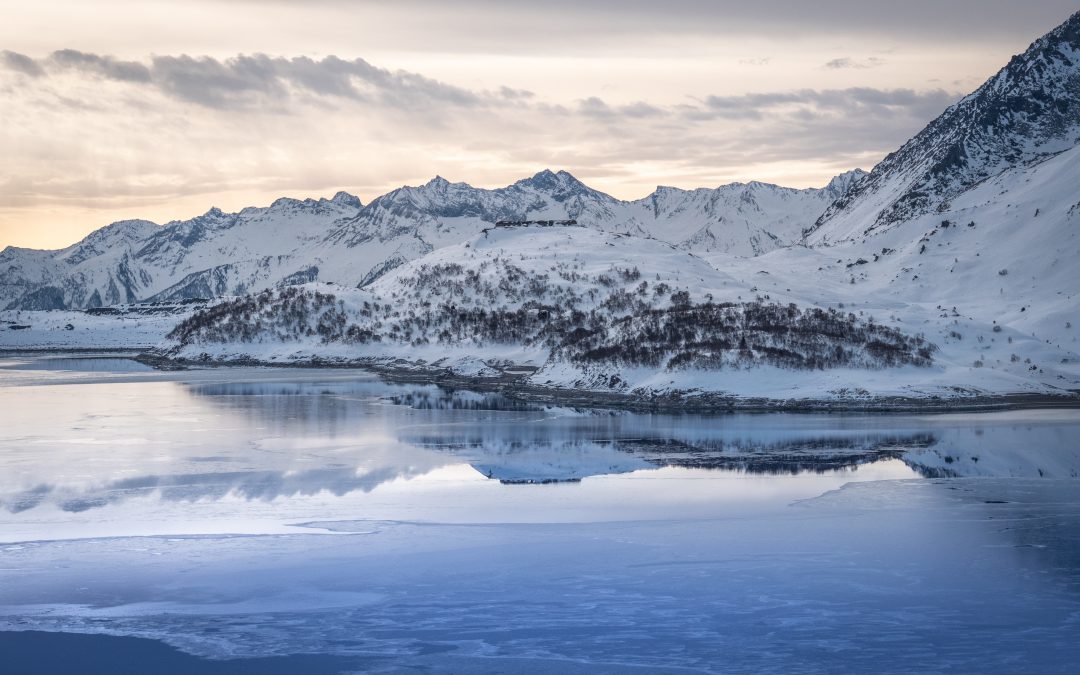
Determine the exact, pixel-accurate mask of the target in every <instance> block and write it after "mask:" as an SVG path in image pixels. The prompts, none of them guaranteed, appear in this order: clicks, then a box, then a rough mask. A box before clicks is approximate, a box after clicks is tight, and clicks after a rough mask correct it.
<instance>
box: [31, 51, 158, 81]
mask: <svg viewBox="0 0 1080 675" xmlns="http://www.w3.org/2000/svg"><path fill="white" fill-rule="evenodd" d="M49 60H50V61H51V62H52V63H53V64H56V65H57V66H58V67H60V68H72V69H77V70H82V71H85V72H89V73H93V74H95V75H99V76H101V77H105V78H109V79H112V80H121V81H126V82H149V81H150V70H149V69H148V68H147V67H146V66H144V65H143V64H141V63H138V62H137V61H117V60H116V59H114V58H113V57H111V56H100V55H98V54H87V53H85V52H80V51H76V50H74V49H61V50H60V51H56V52H53V53H52V55H51V56H50V57H49Z"/></svg>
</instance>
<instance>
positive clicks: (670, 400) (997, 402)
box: [134, 352, 1080, 414]
mask: <svg viewBox="0 0 1080 675" xmlns="http://www.w3.org/2000/svg"><path fill="white" fill-rule="evenodd" d="M134 359H135V360H136V361H138V362H139V363H142V364H145V365H148V366H151V367H153V368H156V369H158V370H163V371H170V370H173V371H175V370H186V369H188V368H191V367H220V368H231V367H274V368H301V369H303V368H328V369H333V368H341V369H349V368H353V369H362V370H366V371H369V372H371V373H374V374H376V375H378V376H379V377H381V378H382V379H384V380H386V381H388V382H392V383H398V384H403V383H410V384H433V385H436V386H441V387H447V388H456V389H469V390H472V391H477V392H483V393H496V394H501V395H503V396H506V397H507V398H511V399H514V400H517V401H521V402H524V403H534V404H540V405H550V406H559V407H568V408H588V409H598V410H618V411H627V412H637V413H664V414H671V413H691V414H709V413H711V414H717V413H767V412H794V413H798V412H807V413H811V412H812V413H823V412H837V413H896V414H910V413H959V412H995V411H1004V410H1031V409H1071V408H1080V392H1072V393H1070V394H1062V395H1060V396H1055V395H1052V394H1024V393H1013V394H995V395H977V396H955V397H949V396H928V397H925V398H920V397H902V396H870V397H866V398H860V399H840V398H838V399H771V398H763V397H752V398H751V397H739V396H733V395H731V394H726V393H698V394H694V395H690V396H685V395H680V394H667V395H657V394H653V395H640V394H637V395H635V394H625V393H620V392H606V391H590V390H583V389H567V388H561V387H544V386H539V385H535V384H528V383H527V382H526V378H527V376H528V374H529V373H531V372H532V369H529V368H526V367H523V366H513V367H510V368H507V369H505V370H503V371H500V374H499V375H498V376H492V377H478V376H468V375H460V374H456V373H454V372H452V371H450V370H448V369H446V368H439V367H434V368H433V367H430V366H424V365H420V364H416V363H411V362H406V361H403V360H401V359H395V360H393V361H391V362H389V363H388V362H387V361H386V360H384V359H378V358H369V359H353V360H349V361H341V360H336V359H334V360H324V359H308V360H305V361H290V362H274V361H262V360H259V359H253V358H240V359H228V360H217V361H213V360H207V361H201V360H192V359H174V358H170V357H166V356H162V355H160V354H154V353H152V352H143V353H140V354H137V355H136V356H135V357H134ZM510 370H512V371H515V372H514V373H509V372H507V371H510Z"/></svg>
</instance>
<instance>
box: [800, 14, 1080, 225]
mask: <svg viewBox="0 0 1080 675" xmlns="http://www.w3.org/2000/svg"><path fill="white" fill-rule="evenodd" d="M1078 141H1080V12H1077V13H1076V14H1074V15H1072V16H1071V17H1070V18H1069V19H1068V20H1067V21H1066V22H1065V23H1063V24H1062V25H1060V26H1058V27H1057V28H1055V29H1054V30H1052V31H1051V32H1050V33H1048V34H1046V35H1044V36H1043V37H1041V38H1039V39H1038V40H1036V41H1035V42H1034V43H1032V45H1031V46H1030V47H1029V48H1028V49H1027V51H1025V52H1024V53H1023V54H1019V55H1017V56H1015V57H1013V59H1012V60H1011V61H1010V62H1009V63H1008V65H1006V66H1005V67H1004V68H1002V69H1001V70H1000V71H999V72H998V73H997V74H996V75H994V76H993V77H992V78H990V79H989V80H988V81H987V82H986V83H985V84H983V85H982V86H981V87H979V88H978V89H977V90H976V91H974V92H973V93H971V94H970V95H968V96H966V97H964V98H963V99H962V100H961V101H959V102H958V103H956V104H954V105H953V106H951V107H949V109H948V110H946V111H945V112H944V113H943V114H942V115H941V116H940V117H938V118H937V119H936V120H934V121H933V122H931V123H930V124H929V125H927V127H926V128H925V129H923V130H922V131H921V132H919V133H918V134H917V135H916V136H915V137H913V138H912V139H911V140H909V141H908V142H907V143H905V144H904V145H903V146H902V147H901V148H900V149H899V150H897V151H896V152H893V153H891V154H890V155H889V156H887V157H886V158H885V159H884V160H883V161H882V162H881V163H880V164H878V165H877V166H875V167H874V169H873V171H871V172H870V175H869V176H867V177H866V180H863V181H860V182H859V184H858V185H856V186H855V187H854V189H852V190H851V191H850V192H848V193H847V194H845V195H844V196H842V197H840V198H839V199H837V200H836V202H834V203H833V204H832V205H831V206H830V207H829V208H828V209H827V210H826V211H825V213H824V214H822V216H821V217H820V218H819V219H818V221H817V222H816V223H815V226H814V227H813V228H812V231H811V232H809V233H808V237H807V241H808V243H810V244H818V243H822V242H836V241H845V240H854V239H860V238H862V237H864V236H868V235H871V234H876V233H880V232H882V231H885V230H888V229H889V228H890V227H893V226H895V225H896V224H898V223H903V222H906V221H910V220H913V219H916V218H919V217H921V216H924V215H927V214H932V213H935V212H944V211H948V210H949V209H950V206H951V202H952V201H953V200H955V199H956V198H957V197H959V196H960V195H962V194H964V193H965V192H966V191H968V190H970V189H972V188H974V187H976V186H978V185H979V184H981V183H983V182H985V181H987V180H990V179H993V178H994V177H996V176H999V175H1001V174H1002V173H1003V172H1005V171H1010V170H1012V171H1015V170H1017V169H1021V168H1023V167H1030V166H1034V165H1035V164H1038V163H1039V162H1042V161H1046V160H1047V159H1049V158H1051V157H1053V156H1055V155H1056V154H1058V153H1060V152H1063V151H1065V150H1068V149H1070V148H1073V147H1074V146H1076V144H1077V142H1078Z"/></svg>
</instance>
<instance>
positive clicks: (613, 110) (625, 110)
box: [577, 96, 669, 119]
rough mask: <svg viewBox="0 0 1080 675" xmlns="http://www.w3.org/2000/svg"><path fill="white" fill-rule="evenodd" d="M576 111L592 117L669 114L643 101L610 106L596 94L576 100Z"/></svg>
mask: <svg viewBox="0 0 1080 675" xmlns="http://www.w3.org/2000/svg"><path fill="white" fill-rule="evenodd" d="M577 112H579V113H580V114H582V115H584V116H586V117H593V118H605V119H614V118H630V119H641V118H646V117H664V116H666V115H668V114H669V112H668V111H665V110H664V109H663V108H659V107H657V106H654V105H652V104H650V103H646V102H644V101H637V102H634V103H629V104H626V105H619V106H611V105H608V103H606V102H605V101H604V100H603V99H600V98H598V97H596V96H590V97H589V98H586V99H583V100H581V101H578V106H577Z"/></svg>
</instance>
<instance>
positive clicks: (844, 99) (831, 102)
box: [696, 87, 956, 119]
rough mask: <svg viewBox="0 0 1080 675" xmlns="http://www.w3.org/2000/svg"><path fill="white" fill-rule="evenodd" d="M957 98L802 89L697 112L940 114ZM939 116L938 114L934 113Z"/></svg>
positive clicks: (719, 100) (725, 99) (712, 102)
mask: <svg viewBox="0 0 1080 675" xmlns="http://www.w3.org/2000/svg"><path fill="white" fill-rule="evenodd" d="M955 98H956V97H955V96H953V95H950V94H948V93H947V92H945V91H943V90H940V89H935V90H931V91H926V92H916V91H914V90H912V89H874V88H871V87H852V88H849V89H800V90H797V91H788V92H771V93H755V94H744V95H741V96H709V97H706V98H705V100H704V106H703V108H701V109H698V110H697V111H696V112H697V113H698V115H699V117H708V116H710V115H713V116H716V117H726V118H740V117H742V118H748V119H757V118H760V117H761V116H762V115H763V114H764V113H765V112H766V111H770V110H775V109H777V108H781V107H784V106H795V107H797V108H799V109H801V110H802V111H813V110H815V109H816V110H831V111H847V112H851V113H854V112H858V111H861V110H865V109H867V108H875V109H877V110H878V111H879V112H885V111H887V109H890V108H915V109H919V110H923V111H925V110H936V111H937V112H941V110H942V109H944V107H945V106H946V105H948V104H949V103H951V102H952V100H953V99H955ZM934 114H937V113H934Z"/></svg>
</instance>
